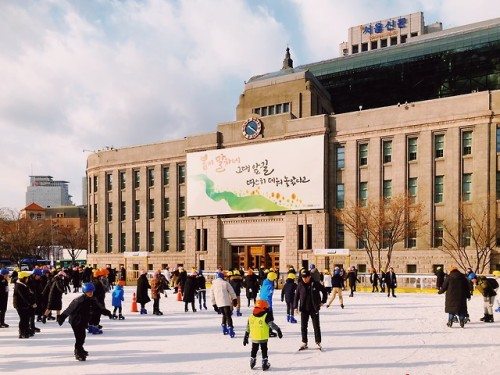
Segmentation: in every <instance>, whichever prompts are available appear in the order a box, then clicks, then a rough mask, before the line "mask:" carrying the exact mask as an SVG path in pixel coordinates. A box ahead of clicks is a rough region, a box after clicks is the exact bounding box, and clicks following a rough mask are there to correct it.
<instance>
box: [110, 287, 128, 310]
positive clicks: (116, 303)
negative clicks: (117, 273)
mask: <svg viewBox="0 0 500 375" xmlns="http://www.w3.org/2000/svg"><path fill="white" fill-rule="evenodd" d="M124 294H125V292H124V290H123V287H122V286H121V285H117V286H115V289H114V290H113V293H111V306H113V307H122V301H123V300H124V299H125V298H124V297H123V295H124Z"/></svg>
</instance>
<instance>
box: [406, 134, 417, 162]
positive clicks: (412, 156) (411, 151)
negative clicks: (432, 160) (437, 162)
mask: <svg viewBox="0 0 500 375" xmlns="http://www.w3.org/2000/svg"><path fill="white" fill-rule="evenodd" d="M417 144H418V138H408V161H414V160H417Z"/></svg>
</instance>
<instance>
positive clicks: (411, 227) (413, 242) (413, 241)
mask: <svg viewBox="0 0 500 375" xmlns="http://www.w3.org/2000/svg"><path fill="white" fill-rule="evenodd" d="M406 247H407V248H409V249H411V248H414V247H417V229H416V226H415V224H414V223H409V224H408V237H407V240H406Z"/></svg>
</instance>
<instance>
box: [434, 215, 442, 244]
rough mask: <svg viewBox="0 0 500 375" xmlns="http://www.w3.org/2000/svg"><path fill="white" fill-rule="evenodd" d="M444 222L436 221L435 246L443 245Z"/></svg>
mask: <svg viewBox="0 0 500 375" xmlns="http://www.w3.org/2000/svg"><path fill="white" fill-rule="evenodd" d="M443 233H444V230H443V222H442V221H435V222H434V247H440V246H443Z"/></svg>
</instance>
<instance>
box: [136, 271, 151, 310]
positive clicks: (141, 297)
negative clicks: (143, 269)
mask: <svg viewBox="0 0 500 375" xmlns="http://www.w3.org/2000/svg"><path fill="white" fill-rule="evenodd" d="M148 289H151V285H149V281H148V278H147V276H146V275H145V274H144V275H141V276H139V278H138V279H137V303H141V304H146V303H148V302H149V301H151V298H149V295H148Z"/></svg>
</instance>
